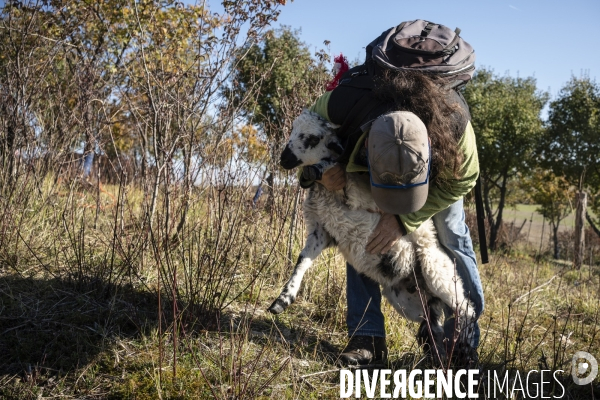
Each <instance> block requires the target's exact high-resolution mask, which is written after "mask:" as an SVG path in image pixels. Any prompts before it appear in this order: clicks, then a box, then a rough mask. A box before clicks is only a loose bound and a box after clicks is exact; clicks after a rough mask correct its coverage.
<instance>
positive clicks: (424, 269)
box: [269, 110, 474, 359]
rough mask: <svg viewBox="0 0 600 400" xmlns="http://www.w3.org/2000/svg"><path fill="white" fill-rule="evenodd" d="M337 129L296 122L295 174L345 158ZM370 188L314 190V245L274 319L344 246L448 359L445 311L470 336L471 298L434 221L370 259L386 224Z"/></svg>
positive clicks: (364, 182)
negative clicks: (317, 266) (326, 257)
mask: <svg viewBox="0 0 600 400" xmlns="http://www.w3.org/2000/svg"><path fill="white" fill-rule="evenodd" d="M334 128H335V126H333V125H332V124H331V123H329V122H328V121H326V120H325V119H323V118H322V117H320V116H319V115H318V114H316V113H313V112H310V111H308V110H304V111H303V112H302V113H301V114H300V115H299V116H298V117H297V118H296V120H295V121H294V122H293V126H292V132H291V134H290V139H289V142H288V143H287V145H286V147H285V149H284V151H283V153H282V155H281V161H280V164H281V166H282V167H283V168H285V169H288V170H291V169H294V168H297V167H308V168H307V170H308V171H310V170H311V168H312V170H313V171H326V170H327V169H328V168H330V167H332V166H333V165H334V164H335V158H336V157H337V156H339V155H340V154H341V152H342V151H343V148H342V146H341V144H340V142H339V140H338V138H337V137H336V135H335V133H334V130H333V129H334ZM369 185H370V183H369V177H368V174H362V175H361V174H357V173H349V174H347V177H346V186H345V188H344V189H343V190H338V191H335V192H331V191H329V190H327V189H326V188H325V187H324V186H323V185H321V184H319V183H318V182H317V183H315V184H314V185H313V186H312V187H311V188H309V189H308V193H307V195H306V197H305V200H304V203H303V209H304V219H305V223H306V226H307V232H308V237H307V238H306V243H305V245H304V248H303V249H302V251H301V252H300V255H299V257H298V260H297V262H296V265H295V268H294V271H293V273H292V275H291V277H290V279H289V280H288V282H287V283H286V284H285V286H284V288H283V290H282V291H281V294H280V295H279V297H278V298H277V299H276V300H275V301H274V302H273V303H272V305H271V306H270V307H269V311H270V312H271V313H273V314H280V313H282V312H283V311H284V310H285V309H286V308H287V307H288V306H289V305H290V304H291V303H293V302H294V300H295V299H296V296H297V294H298V290H299V288H300V284H301V282H302V278H303V276H304V274H305V272H306V271H307V270H308V269H309V268H310V267H311V265H312V263H313V261H314V260H315V259H316V258H317V257H318V256H319V254H321V252H322V251H323V250H324V249H326V248H328V247H330V246H337V247H338V249H339V250H340V251H341V253H342V254H343V255H344V257H345V259H346V261H348V262H349V263H350V264H351V265H352V266H353V267H354V268H355V269H356V270H357V271H358V272H359V273H362V274H363V275H365V276H367V277H369V278H371V279H373V280H374V281H376V282H378V283H379V284H380V285H381V287H382V294H383V295H384V297H386V298H387V300H388V301H389V302H390V303H391V304H392V306H393V307H394V308H395V310H396V311H397V312H398V313H400V314H401V315H402V316H404V317H405V318H407V319H408V320H411V321H415V322H421V326H420V328H419V331H418V334H417V338H418V339H419V342H420V343H422V344H428V343H430V342H429V339H430V338H431V339H432V340H433V344H434V345H435V348H436V351H437V354H438V355H439V357H440V358H441V359H444V358H445V356H446V349H445V347H446V346H444V345H443V340H444V332H443V328H442V323H443V312H444V307H446V306H447V307H449V308H450V309H452V310H454V312H455V313H456V315H457V321H458V322H457V325H458V326H457V330H458V331H459V332H460V334H461V335H468V334H469V331H470V329H466V328H468V327H470V326H471V325H470V322H471V321H472V320H473V318H474V309H473V305H472V303H471V302H470V301H469V300H468V299H467V298H466V297H465V295H464V290H463V283H462V280H461V279H460V277H459V276H458V275H457V274H456V273H455V266H454V263H453V261H452V260H451V259H450V257H448V255H447V254H446V253H445V251H444V250H443V249H442V248H441V246H440V244H439V242H438V241H437V237H436V232H435V228H434V226H433V222H432V221H431V220H428V221H426V222H425V223H423V224H422V225H421V226H420V227H419V228H418V229H417V230H416V231H414V232H412V233H411V234H409V235H406V236H404V237H402V238H401V239H400V240H398V241H396V242H395V244H394V245H393V247H392V249H391V250H390V251H389V252H388V253H387V254H383V255H380V254H370V253H368V252H367V251H366V249H365V248H366V245H367V242H368V238H369V236H370V235H371V233H372V232H373V230H374V229H375V227H376V226H377V223H378V222H379V219H380V216H381V214H380V213H379V212H377V210H378V209H377V205H376V204H375V202H374V200H373V198H372V196H371V192H370V186H369ZM430 334H431V335H430Z"/></svg>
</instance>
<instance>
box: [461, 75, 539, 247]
mask: <svg viewBox="0 0 600 400" xmlns="http://www.w3.org/2000/svg"><path fill="white" fill-rule="evenodd" d="M464 95H465V98H466V100H467V103H468V104H469V106H470V109H471V117H472V119H471V122H472V124H473V129H474V130H475V134H476V135H477V150H478V152H479V163H480V171H481V172H480V173H481V178H482V187H483V198H484V204H485V209H486V214H487V218H488V222H489V226H490V239H489V247H490V249H491V250H494V249H495V248H496V245H497V243H496V242H497V238H498V233H499V230H500V227H501V226H502V213H503V210H504V207H505V205H506V203H507V196H508V183H509V181H510V179H512V178H514V177H515V176H517V174H518V173H520V172H528V171H529V170H530V169H531V168H532V165H531V160H532V154H533V152H534V149H535V146H536V144H537V142H538V140H539V138H540V136H541V134H542V132H543V125H542V120H541V118H540V113H541V111H542V108H543V107H544V105H545V104H546V102H547V100H548V95H547V94H546V93H544V92H540V91H538V90H537V88H536V81H535V79H534V78H531V77H529V78H512V77H509V76H505V77H497V76H494V74H493V73H492V71H489V70H486V69H482V70H479V71H478V72H477V73H476V74H475V76H474V77H473V80H472V82H471V83H470V84H469V85H467V87H466V88H465V91H464ZM494 206H495V208H496V209H495V211H493V210H492V208H493V207H494Z"/></svg>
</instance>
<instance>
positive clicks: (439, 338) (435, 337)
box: [417, 297, 447, 365]
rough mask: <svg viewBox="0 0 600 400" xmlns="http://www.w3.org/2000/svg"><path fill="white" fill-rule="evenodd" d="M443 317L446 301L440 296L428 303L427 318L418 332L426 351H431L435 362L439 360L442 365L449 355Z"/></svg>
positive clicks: (419, 339)
mask: <svg viewBox="0 0 600 400" xmlns="http://www.w3.org/2000/svg"><path fill="white" fill-rule="evenodd" d="M443 317H444V303H443V302H442V301H441V300H440V299H438V298H435V297H434V298H432V299H431V300H429V301H428V303H427V318H426V319H425V320H424V321H422V322H421V326H420V327H419V330H418V332H417V341H418V342H419V344H420V345H421V346H424V351H425V353H429V356H430V357H432V361H434V363H435V361H439V362H440V363H441V364H442V365H443V364H444V363H445V361H446V357H447V353H446V346H445V344H444V328H443V325H442V324H443Z"/></svg>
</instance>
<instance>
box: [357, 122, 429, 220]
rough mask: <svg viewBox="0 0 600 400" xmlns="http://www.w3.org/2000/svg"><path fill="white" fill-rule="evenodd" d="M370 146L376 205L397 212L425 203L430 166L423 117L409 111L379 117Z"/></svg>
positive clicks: (406, 210)
mask: <svg viewBox="0 0 600 400" xmlns="http://www.w3.org/2000/svg"><path fill="white" fill-rule="evenodd" d="M367 150H368V160H369V174H370V176H371V193H372V195H373V199H374V200H375V203H376V204H377V206H378V207H379V208H380V209H381V210H383V211H384V212H387V213H390V214H396V215H398V214H408V213H411V212H415V211H417V210H419V209H420V208H421V207H423V205H424V204H425V201H426V200H427V194H428V191H429V174H430V170H431V151H430V146H429V138H428V137H427V128H426V127H425V124H424V123H423V121H421V119H420V118H419V117H417V116H416V115H415V114H413V113H411V112H408V111H395V112H391V113H387V114H384V115H382V116H380V117H378V118H377V119H375V120H374V121H373V122H372V123H371V126H370V131H369V138H368V144H367Z"/></svg>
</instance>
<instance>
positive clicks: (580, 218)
mask: <svg viewBox="0 0 600 400" xmlns="http://www.w3.org/2000/svg"><path fill="white" fill-rule="evenodd" d="M586 208H587V193H586V192H584V191H583V190H581V191H580V192H579V193H578V195H577V213H576V214H575V249H574V254H573V268H575V269H580V268H581V265H582V264H583V257H584V254H583V253H584V249H585V232H584V230H583V228H584V224H585V214H586Z"/></svg>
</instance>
